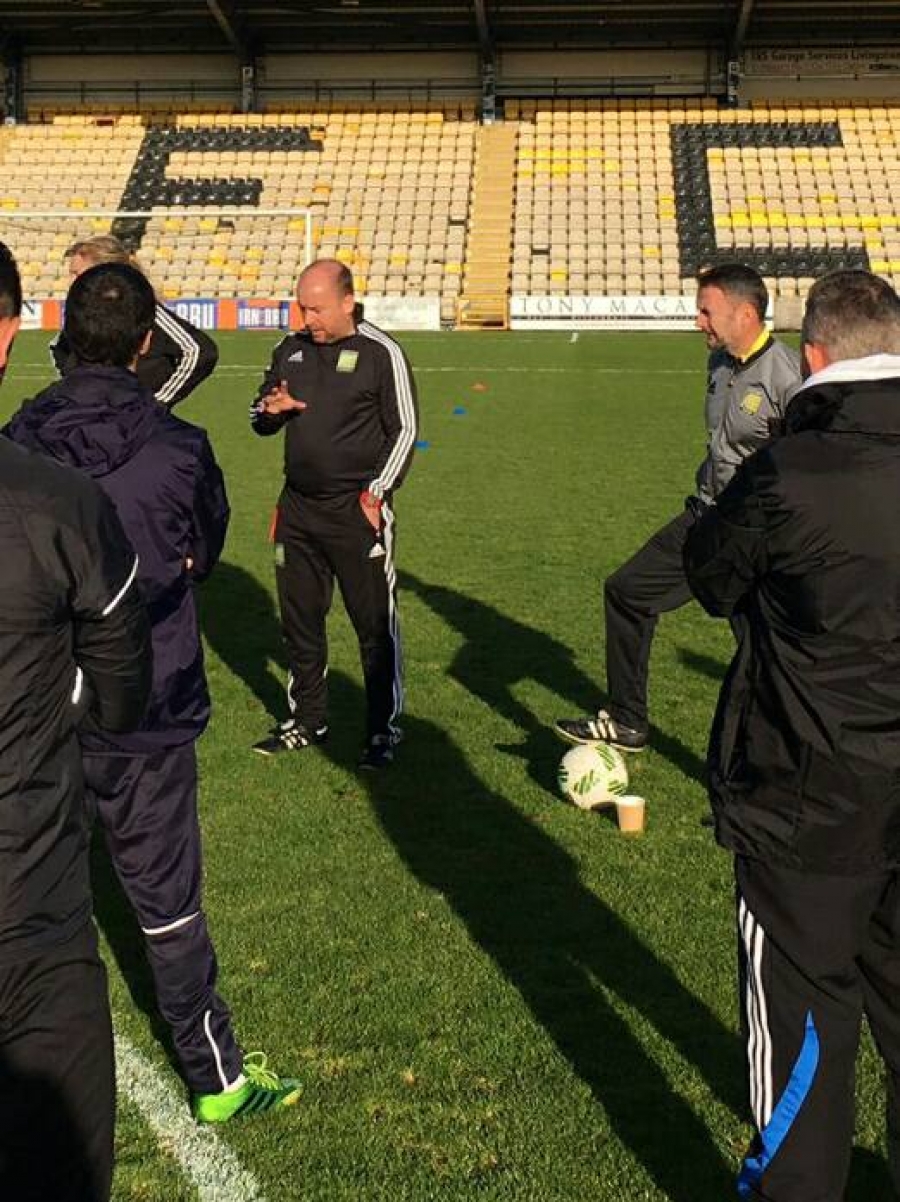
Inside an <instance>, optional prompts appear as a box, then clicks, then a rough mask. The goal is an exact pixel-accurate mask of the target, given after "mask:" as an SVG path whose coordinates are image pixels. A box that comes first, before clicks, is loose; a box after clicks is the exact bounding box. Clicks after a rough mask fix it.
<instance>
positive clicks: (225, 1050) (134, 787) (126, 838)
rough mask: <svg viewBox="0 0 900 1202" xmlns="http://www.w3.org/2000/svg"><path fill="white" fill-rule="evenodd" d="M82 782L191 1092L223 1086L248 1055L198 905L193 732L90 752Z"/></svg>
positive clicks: (198, 848)
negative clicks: (137, 751) (220, 988)
mask: <svg viewBox="0 0 900 1202" xmlns="http://www.w3.org/2000/svg"><path fill="white" fill-rule="evenodd" d="M83 759H84V776H85V791H86V795H87V801H88V805H90V806H92V807H94V808H95V810H96V814H97V817H98V818H99V821H100V824H101V826H102V828H103V833H104V836H105V838H106V846H107V848H108V850H109V855H110V859H111V860H112V863H113V867H114V868H115V871H116V875H117V876H118V878H119V881H120V882H121V885H122V888H123V890H124V892H125V895H126V896H127V898H128V901H129V902H130V904H131V907H132V909H133V910H134V913H135V915H136V916H137V920H138V922H139V923H140V925H141V929H142V931H143V933H144V938H145V941H146V951H147V959H148V961H149V963H150V968H151V971H152V973H153V980H154V984H155V987H156V1000H157V1004H158V1006H159V1010H160V1013H161V1014H162V1016H163V1018H164V1019H165V1020H166V1022H167V1023H168V1024H169V1027H170V1028H171V1031H172V1038H173V1041H174V1044H175V1052H176V1055H177V1056H178V1061H179V1064H180V1066H181V1070H182V1073H183V1075H184V1079H185V1081H186V1082H187V1085H188V1088H189V1089H190V1090H191V1091H192V1092H193V1093H218V1092H219V1091H220V1090H222V1089H225V1088H226V1086H228V1085H230V1084H231V1083H232V1082H234V1081H235V1080H236V1079H237V1077H238V1076H239V1075H240V1072H241V1066H242V1064H243V1056H242V1054H241V1051H240V1049H239V1047H238V1045H237V1042H236V1041H235V1037H234V1032H233V1030H232V1026H231V1017H230V1015H229V1012H228V1008H227V1006H226V1005H225V1003H224V1002H223V1001H222V999H221V998H220V997H219V995H218V993H217V992H216V988H215V986H216V976H217V971H218V968H217V964H216V954H215V951H214V949H213V945H212V941H211V939H210V937H209V931H208V930H207V926H206V916H205V915H204V913H203V909H202V906H201V882H202V874H203V866H202V853H201V843H200V825H199V822H198V818H197V757H196V750H195V747H194V744H193V742H191V743H185V744H182V745H180V746H176V747H166V748H162V749H161V750H160V751H158V752H155V753H153V754H152V755H133V754H131V753H128V752H121V753H112V752H104V753H97V752H94V751H85V752H84V756H83Z"/></svg>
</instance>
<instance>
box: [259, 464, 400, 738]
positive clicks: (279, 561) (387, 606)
mask: <svg viewBox="0 0 900 1202" xmlns="http://www.w3.org/2000/svg"><path fill="white" fill-rule="evenodd" d="M274 537H275V566H276V573H275V575H276V581H277V585H278V602H279V606H280V609H281V624H282V630H283V632H284V640H285V645H286V647H287V654H288V663H289V668H290V678H289V681H288V697H289V701H290V706H291V711H292V714H293V716H294V717H295V718H297V719H298V720H299V721H300V722H302V723H303V725H304V726H306V727H307V729H309V730H319V729H321V728H322V727H324V726H326V725H327V707H328V685H327V675H328V642H327V638H326V634H325V619H326V617H327V615H328V611H329V609H330V608H331V600H332V596H333V592H334V581H335V579H337V582H338V586H339V587H340V590H341V595H342V597H343V599H344V605H345V606H346V607H347V613H348V614H349V615H350V621H351V622H352V623H353V628H354V630H355V631H356V637H357V638H358V639H359V652H360V659H361V660H362V669H363V678H364V681H365V687H366V704H367V730H366V737H367V739H371V738H373V737H374V736H376V735H383V736H387V737H389V738H392V739H393V737H394V736H395V735H396V729H397V728H396V726H395V721H396V719H397V717H398V716H399V714H400V711H401V709H402V704H403V684H402V663H401V651H400V632H399V628H398V624H397V603H396V573H395V569H394V515H393V512H392V510H391V508H390V504H389V502H388V501H387V500H385V502H384V504H383V506H382V520H381V528H380V530H379V531H377V532H376V531H375V530H374V529H373V527H372V526H371V524H370V523H369V521H368V519H367V518H366V516H365V514H364V513H363V511H362V509H361V508H360V504H359V495H358V494H357V493H355V492H354V493H342V494H340V495H339V496H336V497H327V498H316V499H311V498H308V497H303V496H300V495H299V494H298V493H296V492H294V491H293V490H292V489H291V488H285V490H284V491H283V493H282V495H281V497H280V499H279V502H278V513H277V517H276V523H275V532H274Z"/></svg>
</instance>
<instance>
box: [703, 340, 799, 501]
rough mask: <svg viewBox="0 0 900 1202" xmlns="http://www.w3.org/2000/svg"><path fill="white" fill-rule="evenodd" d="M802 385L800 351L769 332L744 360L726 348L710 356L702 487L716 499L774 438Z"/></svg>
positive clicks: (706, 497) (708, 496)
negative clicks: (757, 452)
mask: <svg viewBox="0 0 900 1202" xmlns="http://www.w3.org/2000/svg"><path fill="white" fill-rule="evenodd" d="M799 385H800V356H799V355H798V354H797V352H796V351H794V350H791V348H790V347H788V346H785V345H784V343H783V342H779V341H778V340H777V339H775V338H771V337H770V338H769V339H768V340H767V341H766V342H765V343H764V345H763V346H761V347H760V349H759V350H758V351H756V353H755V354H753V355H751V356H750V358H749V359H746V360H744V361H743V362H742V361H741V360H740V359H737V358H735V356H734V355H732V354H730V353H729V352H728V351H725V350H718V351H713V353H712V354H711V355H710V357H709V380H708V382H707V386H706V429H707V452H706V458H705V459H704V460H703V462H702V463H701V464H700V467H699V468H698V469H697V493H698V495H699V497H700V498H701V500H703V501H705V502H706V503H707V504H712V502H713V501H715V499H716V497H717V496H718V495H719V493H720V492H721V491H722V489H723V488H724V487H725V485H726V484H727V483H728V482H729V480H730V479H731V477H732V476H733V475H734V473H735V472H736V471H737V469H738V467H739V466H740V464H741V463H742V462H743V461H744V460H745V459H746V458H747V456H748V455H751V454H752V453H753V452H754V451H756V450H758V449H759V447H761V446H762V445H763V443H766V442H768V441H769V439H770V438H771V437H772V434H773V433H774V429H775V427H776V424H777V422H779V421H780V419H781V418H783V417H784V412H785V409H786V408H787V403H788V401H789V400H790V399H791V397H792V396H793V394H794V392H795V391H796V389H797V388H798V387H799Z"/></svg>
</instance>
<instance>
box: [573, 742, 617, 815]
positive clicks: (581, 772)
mask: <svg viewBox="0 0 900 1202" xmlns="http://www.w3.org/2000/svg"><path fill="white" fill-rule="evenodd" d="M559 787H560V789H561V790H562V794H563V796H564V797H567V798H568V799H569V801H572V802H574V803H575V805H577V806H578V808H579V809H580V810H593V809H595V808H596V807H597V806H602V805H611V804H612V803H613V802H614V801H615V800H616V798H617V797H621V796H622V795H623V794H624V793H625V791H626V789H627V788H628V771H627V769H626V768H625V761H624V760H623V759H622V756H621V755H620V754H619V752H618V751H616V749H615V747H610V746H609V745H608V744H607V743H581V744H579V745H578V746H577V747H572V748H570V750H569V751H567V752H566V754H565V755H564V756H563V758H562V763H561V764H560V765H559Z"/></svg>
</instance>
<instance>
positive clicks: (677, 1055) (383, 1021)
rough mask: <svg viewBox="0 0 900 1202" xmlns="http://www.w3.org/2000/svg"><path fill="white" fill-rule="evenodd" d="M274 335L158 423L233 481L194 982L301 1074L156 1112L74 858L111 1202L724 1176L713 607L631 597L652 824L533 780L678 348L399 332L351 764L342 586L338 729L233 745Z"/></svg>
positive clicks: (263, 722) (254, 682) (115, 907)
mask: <svg viewBox="0 0 900 1202" xmlns="http://www.w3.org/2000/svg"><path fill="white" fill-rule="evenodd" d="M47 340H48V336H47V335H45V334H27V335H23V336H21V337H20V339H19V340H18V342H17V345H16V347H15V350H14V352H13V361H12V366H11V368H10V370H9V373H8V376H7V380H6V382H5V385H4V388H3V391H2V393H0V404H2V413H3V415H4V418H5V416H6V415H8V414H9V413H10V412H12V410H13V409H15V408H16V407H17V405H18V403H19V401H20V400H21V399H22V398H23V397H26V396H28V395H31V394H33V393H34V392H35V391H37V390H38V389H39V388H40V387H42V386H43V385H44V384H46V383H48V382H49V381H50V379H51V367H50V361H49V357H48V355H47V352H46V342H47ZM275 340H276V336H268V335H265V334H232V335H228V334H223V335H219V336H218V341H219V345H220V349H221V362H220V366H219V368H218V370H217V372H216V374H215V375H214V376H213V377H212V379H211V380H210V381H208V382H207V383H206V384H205V385H204V386H203V387H202V389H200V390H199V391H198V393H197V394H195V396H194V397H192V398H191V399H190V400H189V401H187V402H186V403H185V404H184V405H182V406H181V407H180V408H179V410H178V413H179V415H180V416H183V417H185V418H187V419H189V420H194V421H197V422H199V423H200V424H202V425H204V426H205V427H206V428H207V429H208V430H209V432H210V435H211V438H212V441H213V445H214V448H215V451H216V454H217V457H218V459H219V462H220V463H221V465H222V468H223V470H224V472H225V475H226V482H227V485H228V491H229V496H230V499H231V505H232V523H231V529H230V534H229V539H228V543H227V545H226V549H225V554H224V557H223V561H222V563H221V564H220V565H219V567H218V569H217V570H216V572H215V573H214V574H213V576H212V578H211V579H210V580H209V581H208V582H207V583H206V584H205V585H204V586H202V588H201V590H200V602H201V611H202V622H203V631H204V637H205V640H206V647H207V666H208V672H209V678H210V686H211V690H212V695H213V719H212V723H211V725H210V728H209V731H208V732H207V734H206V736H205V737H204V738H203V739H202V741H201V743H200V745H199V752H200V763H201V818H202V822H203V829H204V839H205V854H206V909H207V914H208V917H209V922H210V926H211V929H212V932H213V937H214V940H215V943H216V949H217V952H218V956H219V962H220V970H221V976H220V986H221V991H222V993H223V995H224V996H225V998H226V999H227V1000H228V1002H229V1004H230V1006H231V1009H232V1012H233V1015H234V1018H235V1022H236V1027H237V1032H238V1036H239V1038H240V1039H241V1041H242V1043H243V1045H244V1047H245V1048H246V1049H248V1050H254V1049H257V1048H260V1049H263V1050H265V1052H266V1053H267V1054H268V1056H269V1058H270V1062H271V1063H272V1065H273V1067H275V1068H276V1069H277V1071H279V1072H282V1073H285V1074H289V1075H296V1076H297V1077H299V1078H300V1080H301V1081H302V1084H303V1096H302V1099H301V1102H300V1104H299V1105H298V1106H296V1107H294V1108H291V1109H287V1110H284V1111H281V1112H278V1113H275V1114H272V1115H269V1116H267V1117H264V1118H262V1119H259V1120H248V1121H246V1122H245V1123H242V1124H237V1123H236V1124H234V1125H228V1126H226V1127H224V1128H222V1129H221V1130H217V1131H215V1132H209V1131H206V1130H204V1131H201V1132H197V1131H195V1130H194V1129H193V1127H192V1125H191V1124H189V1123H186V1122H185V1121H184V1120H185V1117H186V1115H187V1109H186V1105H184V1104H183V1098H184V1095H183V1091H182V1088H181V1086H180V1083H179V1081H178V1079H177V1077H176V1075H175V1073H174V1072H173V1070H172V1068H171V1066H170V1062H169V1060H168V1058H167V1055H166V1050H165V1046H164V1035H163V1034H162V1033H161V1032H160V1030H159V1026H158V1023H157V1021H156V1019H155V1017H154V1013H153V1004H152V996H151V993H150V987H149V976H148V973H147V971H146V969H145V967H144V965H143V958H142V950H141V943H140V938H139V936H138V934H137V932H136V927H135V926H134V923H133V921H132V920H131V919H130V918H129V917H128V915H127V914H126V913H125V912H124V911H123V908H122V907H123V903H122V902H121V899H120V898H119V896H118V894H117V891H116V889H115V887H114V883H113V881H112V879H111V874H110V872H109V870H108V868H107V867H106V865H105V861H104V859H103V857H102V856H100V855H98V856H96V857H95V865H94V879H95V892H96V897H97V907H96V908H97V917H98V922H99V925H100V927H101V930H102V932H103V937H104V945H105V954H106V959H107V963H108V965H109V969H110V985H111V991H112V999H113V1011H114V1016H115V1022H116V1028H117V1032H118V1033H119V1036H120V1040H121V1043H120V1051H121V1053H122V1061H121V1063H120V1106H119V1122H118V1129H117V1169H116V1182H115V1188H114V1194H113V1196H114V1199H115V1200H116V1202H182V1200H185V1202H187V1200H188V1199H195V1198H199V1199H201V1200H202V1202H212V1200H214V1199H221V1200H222V1202H246V1200H247V1199H251V1198H256V1199H260V1200H262V1199H265V1200H267V1202H293V1200H295V1199H296V1200H298V1202H299V1200H304V1202H305V1200H307V1199H309V1200H316V1202H351V1200H352V1202H375V1200H378V1202H381V1200H384V1202H407V1200H409V1202H426V1200H427V1202H431V1200H436V1202H444V1200H446V1202H463V1200H469V1199H484V1200H488V1199H490V1200H494V1199H496V1200H500V1199H503V1200H509V1202H520V1200H521V1202H650V1200H653V1202H658V1200H661V1199H670V1200H671V1202H725V1200H726V1199H728V1198H730V1197H733V1196H734V1185H733V1181H734V1175H735V1173H736V1171H737V1167H738V1163H739V1160H740V1157H741V1155H742V1153H743V1151H744V1147H745V1143H746V1139H747V1133H748V1128H747V1126H746V1125H745V1122H744V1114H745V1105H744V1086H743V1080H744V1076H743V1052H742V1047H741V1043H740V1039H739V1034H738V1008H737V985H736V976H737V973H736V951H735V946H736V943H735V932H734V920H733V905H732V884H731V867H730V861H729V858H728V856H727V855H726V854H725V853H724V852H723V851H721V850H720V849H719V848H717V846H716V845H715V842H714V840H713V837H712V834H711V832H710V831H709V830H708V829H706V828H703V827H701V825H700V819H701V816H702V815H703V813H704V812H705V810H706V798H705V791H704V787H703V783H702V781H703V763H704V756H705V748H706V737H707V732H708V729H709V724H710V721H711V716H712V712H713V707H714V704H715V698H716V695H717V690H718V685H719V682H720V680H721V677H722V674H723V672H724V669H725V667H726V665H727V663H728V659H729V656H730V651H731V634H730V631H729V629H728V626H727V624H725V623H717V622H714V621H713V620H712V619H710V618H708V617H706V615H704V614H703V613H702V611H701V610H700V608H699V607H698V606H697V605H695V604H692V605H690V606H687V607H685V608H684V609H682V610H680V611H678V612H677V613H674V614H671V615H667V616H665V617H664V618H663V619H662V620H661V622H660V626H659V629H658V633H657V638H656V641H655V644H654V651H653V660H652V665H651V680H650V700H651V715H652V719H653V734H652V745H651V748H650V750H648V751H647V752H645V753H644V754H643V755H642V756H640V757H632V758H630V759H629V760H628V766H629V768H630V769H631V773H632V775H631V788H632V790H633V791H634V792H636V793H639V794H641V795H642V796H644V797H646V798H647V802H648V827H647V831H646V833H645V835H644V836H643V837H641V838H628V837H625V836H622V835H620V834H619V832H618V831H617V829H616V826H615V823H614V821H613V820H612V819H611V818H610V817H609V816H608V814H607V813H606V812H604V813H599V814H592V813H584V812H581V811H579V810H576V809H575V808H574V807H572V806H569V805H567V804H565V803H564V802H563V801H562V800H561V798H560V797H559V795H558V790H557V786H556V771H557V766H558V763H559V760H560V757H561V755H562V754H563V751H564V750H565V747H564V745H563V744H562V743H560V742H559V741H558V740H557V738H556V737H555V736H554V734H553V733H552V722H553V720H554V718H557V717H561V716H573V715H577V714H579V713H581V712H587V711H590V710H591V709H596V708H597V706H598V704H599V703H600V701H601V700H602V693H601V691H600V688H601V686H602V684H603V672H602V663H603V629H602V613H601V585H602V581H603V578H604V576H606V575H607V574H608V573H609V572H610V571H612V570H613V569H614V568H615V567H617V566H618V565H619V564H620V563H621V562H622V561H623V560H624V559H625V558H627V557H628V555H630V554H631V553H632V552H633V551H635V550H636V549H637V548H638V547H639V546H640V545H641V543H642V542H643V541H644V540H645V539H646V538H647V537H648V536H649V535H650V534H651V533H652V532H653V531H654V530H655V529H656V527H657V526H658V525H660V524H661V523H662V522H664V521H665V520H667V519H668V518H670V517H672V516H674V515H675V514H676V513H677V512H678V510H679V508H680V507H681V505H682V503H683V498H684V496H685V494H686V493H687V492H689V491H690V490H691V487H692V480H693V473H694V470H695V468H696V465H697V463H698V462H699V460H700V458H701V456H702V454H703V447H704V429H703V417H702V398H703V390H704V363H705V347H704V344H703V340H702V338H701V337H700V336H699V335H691V334H613V333H603V334H581V335H580V337H578V338H577V339H576V340H574V341H573V340H572V339H571V336H570V335H569V334H555V333H543V334H540V333H527V334H526V333H523V334H496V335H494V334H475V335H465V334H441V335H422V334H420V335H408V336H405V337H402V338H401V341H402V342H403V344H404V346H405V347H406V349H407V351H408V353H409V355H410V358H411V360H412V363H413V366H414V368H415V371H416V379H417V383H418V388H419V399H420V412H421V431H420V439H421V440H422V442H423V443H424V444H426V445H423V446H422V447H421V448H420V449H419V451H418V452H417V456H416V459H415V461H414V463H413V467H412V470H411V472H410V475H409V477H408V480H407V482H406V484H405V485H404V486H403V488H402V489H401V490H400V491H399V492H398V494H397V498H396V509H397V522H398V526H397V528H398V541H397V564H398V570H399V580H400V618H401V626H402V633H403V641H404V658H405V665H406V690H407V710H406V714H405V716H404V720H403V722H402V725H403V728H404V731H405V736H406V737H405V740H404V742H403V744H402V745H401V747H400V750H399V755H398V759H397V763H396V764H395V766H394V767H393V768H392V769H390V771H388V772H385V773H383V774H380V775H370V776H368V777H366V778H363V777H362V776H360V775H359V774H357V773H356V772H355V771H354V764H355V760H356V757H357V754H358V752H359V750H360V746H361V742H362V736H363V710H364V706H363V697H362V692H361V681H360V671H359V664H358V659H357V650H356V642H355V638H354V636H353V632H352V630H351V628H350V625H349V622H348V621H347V619H346V616H345V615H344V612H343V609H342V606H341V604H340V601H339V600H336V603H335V608H334V612H333V615H332V619H331V623H330V627H329V634H330V675H329V680H330V689H331V713H330V722H331V731H332V737H331V741H330V742H329V743H328V744H327V745H326V746H325V747H324V748H315V749H310V750H307V751H304V752H302V753H297V754H293V755H287V756H285V757H280V758H273V759H263V758H261V757H258V756H255V755H253V754H251V752H250V745H251V744H252V743H253V742H254V741H255V740H256V739H257V738H259V737H260V736H261V735H262V734H264V733H265V732H266V730H267V729H268V727H269V726H270V725H271V724H272V721H273V719H276V718H280V717H283V716H284V704H285V700H284V670H283V657H282V652H281V644H280V635H279V628H278V621H277V613H276V608H275V601H274V584H273V567H272V552H271V547H270V545H269V544H268V543H267V530H268V526H269V519H270V516H271V512H272V507H273V504H274V502H275V499H276V497H277V495H278V491H279V487H280V480H281V439H280V438H271V439H261V438H257V437H255V436H254V435H253V434H252V433H251V432H250V429H249V424H248V420H247V410H248V404H249V402H250V400H251V398H252V396H253V394H254V392H255V389H256V386H257V384H258V381H259V377H260V372H261V370H262V367H263V366H264V364H265V363H266V362H267V360H268V356H269V352H270V349H271V347H272V345H273V343H274V341H275ZM161 1040H162V1041H163V1042H161ZM857 1091H858V1101H859V1107H858V1130H857V1140H856V1142H857V1148H856V1152H855V1156H854V1166H853V1173H852V1179H851V1187H850V1190H849V1193H848V1195H847V1196H848V1198H849V1199H850V1200H851V1202H863V1200H866V1202H872V1200H879V1199H887V1198H888V1197H890V1196H891V1194H890V1186H889V1183H888V1177H887V1171H886V1168H885V1165H884V1141H883V1136H882V1109H881V1100H880V1099H881V1092H882V1080H881V1071H880V1067H879V1064H878V1062H877V1059H876V1057H875V1054H874V1052H873V1050H872V1046H871V1042H870V1041H869V1040H868V1038H867V1039H866V1041H865V1043H864V1048H863V1053H862V1057H861V1060H860V1071H859V1078H858V1084H857ZM173 1101H174V1103H175V1105H174V1107H173V1105H172V1103H173Z"/></svg>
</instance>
